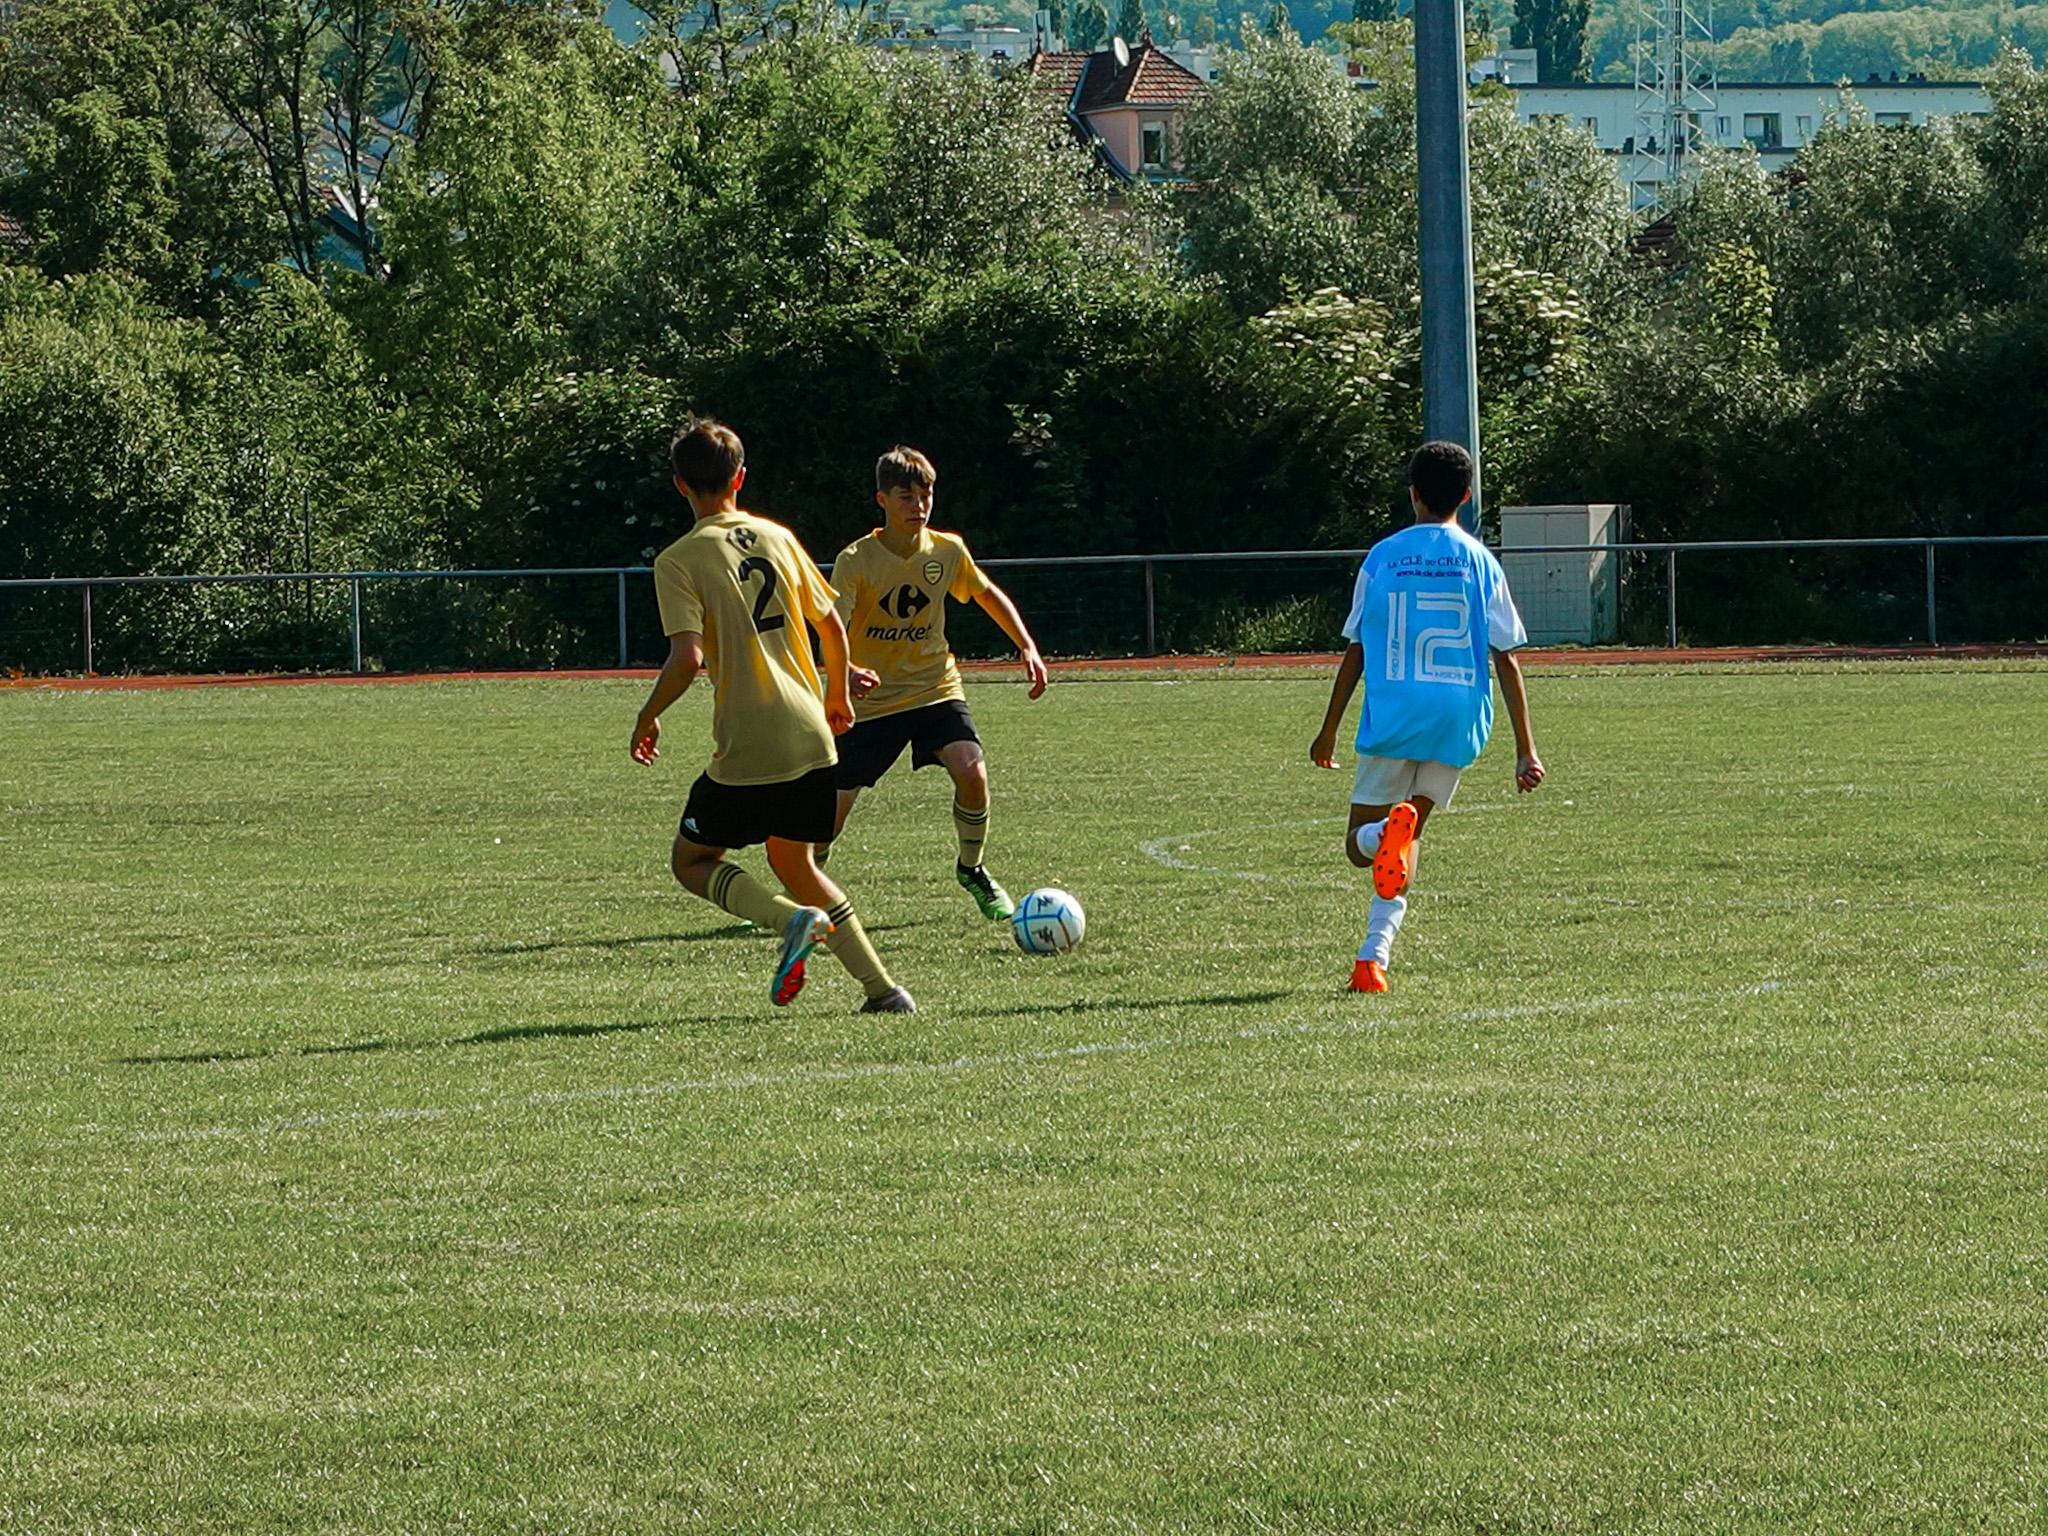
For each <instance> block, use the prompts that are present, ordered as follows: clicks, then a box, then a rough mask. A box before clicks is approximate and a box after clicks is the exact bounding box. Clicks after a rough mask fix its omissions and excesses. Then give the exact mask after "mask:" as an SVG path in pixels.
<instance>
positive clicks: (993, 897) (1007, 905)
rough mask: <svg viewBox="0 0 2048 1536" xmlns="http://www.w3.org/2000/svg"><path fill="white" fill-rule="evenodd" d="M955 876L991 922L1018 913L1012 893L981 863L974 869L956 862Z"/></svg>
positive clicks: (1005, 920) (962, 888)
mask: <svg viewBox="0 0 2048 1536" xmlns="http://www.w3.org/2000/svg"><path fill="white" fill-rule="evenodd" d="M953 878H954V879H955V880H958V881H959V882H960V889H961V890H963V891H965V892H966V893H967V894H968V895H970V896H972V897H973V898H974V904H975V905H976V906H977V907H979V908H981V915H982V916H983V917H985V918H987V919H988V920H989V921H990V922H992V923H1002V922H1007V921H1009V919H1010V918H1011V917H1013V916H1015V915H1016V911H1017V903H1015V902H1014V901H1012V900H1010V893H1009V892H1008V891H1006V890H1004V889H1003V888H1002V887H1001V886H1000V885H997V884H996V883H995V881H994V880H992V879H990V878H989V873H988V871H987V870H986V869H984V868H982V867H981V866H980V865H979V864H977V865H975V866H974V867H973V868H972V869H969V868H968V867H967V866H966V865H965V864H955V865H954V866H953Z"/></svg>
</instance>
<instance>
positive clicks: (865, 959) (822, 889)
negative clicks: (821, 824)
mask: <svg viewBox="0 0 2048 1536" xmlns="http://www.w3.org/2000/svg"><path fill="white" fill-rule="evenodd" d="M812 846H813V844H812V842H811V841H810V840H809V839H802V838H784V837H771V838H769V839H768V864H769V867H770V868H771V869H773V870H774V871H775V877H776V878H777V879H778V880H780V881H781V882H782V884H783V888H784V889H786V890H787V891H788V892H789V893H790V894H791V895H792V896H795V897H796V898H797V899H798V900H799V901H802V902H806V903H808V904H809V906H811V907H815V908H817V909H818V910H819V911H821V912H822V914H823V915H824V917H825V919H826V920H827V921H828V922H829V923H830V925H831V926H830V929H829V930H828V931H827V932H826V933H824V934H822V935H820V937H821V938H822V939H823V941H824V944H825V947H826V948H827V949H829V950H831V951H832V954H833V956H834V957H835V958H836V959H837V960H838V961H839V963H840V964H841V965H843V966H845V967H846V969H847V973H848V974H849V975H851V976H852V977H853V979H854V980H855V981H857V982H859V983H860V985H861V990H862V991H863V992H865V993H866V994H867V1002H866V1003H865V1004H864V1005H863V1006H862V1009H861V1011H862V1012H863V1013H915V1012H916V1011H917V1004H916V1003H915V1002H913V1001H912V1000H911V996H910V993H909V992H908V991H907V990H906V989H905V988H903V987H900V986H898V985H897V984H896V981H895V979H894V978H893V977H892V976H890V974H889V971H888V968H887V967H886V966H884V965H883V964H882V957H881V956H880V955H878V954H876V953H875V946H874V945H873V944H872V943H871V942H870V941H869V939H868V936H867V930H865V929H864V928H862V927H861V924H860V919H859V918H858V917H856V916H855V915H854V911H853V903H852V901H850V900H849V899H848V898H847V896H846V893H845V892H844V891H842V890H841V889H840V888H839V887H838V886H837V885H835V884H834V883H833V882H832V879H831V877H830V876H829V875H827V874H826V873H825V872H824V871H823V870H821V869H820V868H818V865H817V861H816V859H815V858H814V856H813V854H812ZM806 949H808V946H806ZM802 959H803V957H802V956H801V955H800V956H798V957H797V963H798V965H799V967H801V965H802ZM797 984H798V985H799V986H801V985H802V980H801V971H800V970H799V979H798V983H797Z"/></svg>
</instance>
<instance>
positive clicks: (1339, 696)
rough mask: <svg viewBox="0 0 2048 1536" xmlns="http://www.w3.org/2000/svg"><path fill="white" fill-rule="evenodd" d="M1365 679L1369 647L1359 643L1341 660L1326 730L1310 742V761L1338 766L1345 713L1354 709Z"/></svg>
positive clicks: (1347, 649)
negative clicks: (1340, 729)
mask: <svg viewBox="0 0 2048 1536" xmlns="http://www.w3.org/2000/svg"><path fill="white" fill-rule="evenodd" d="M1363 676H1365V647H1364V646H1363V645H1360V644H1359V643H1358V642H1357V641H1356V640H1354V641H1352V642H1351V643H1350V644H1349V645H1347V646H1346V647H1345V648H1344V654H1343V655H1342V656H1340V657H1339V658H1338V659H1337V675H1336V676H1335V677H1333V678H1331V679H1330V707H1329V708H1328V709H1326V710H1324V711H1323V728H1322V729H1321V730H1320V731H1317V732H1316V739H1315V740H1314V741H1312V742H1310V743H1309V747H1308V760H1309V761H1310V762H1312V763H1314V764H1315V765H1316V766H1317V767H1318V768H1334V767H1336V766H1337V763H1336V756H1337V728H1338V727H1339V726H1340V725H1342V724H1343V723H1344V711H1345V710H1347V709H1349V708H1350V707H1351V695H1352V694H1354V693H1356V692H1357V691H1358V680H1359V679H1360V678H1361V677H1363Z"/></svg>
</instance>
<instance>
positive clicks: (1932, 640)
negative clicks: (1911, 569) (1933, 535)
mask: <svg viewBox="0 0 2048 1536" xmlns="http://www.w3.org/2000/svg"><path fill="white" fill-rule="evenodd" d="M1924 547H1925V548H1926V550H1927V643H1928V644H1929V645H1939V644H1941V641H1940V640H1939V639H1937V638H1936V636H1935V633H1934V540H1932V539H1929V540H1928V541H1927V543H1926V545H1925V546H1924Z"/></svg>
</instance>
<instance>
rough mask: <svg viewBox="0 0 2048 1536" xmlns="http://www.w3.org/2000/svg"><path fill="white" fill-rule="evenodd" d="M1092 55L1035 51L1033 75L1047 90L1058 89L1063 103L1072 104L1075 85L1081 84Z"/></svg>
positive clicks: (1032, 61)
mask: <svg viewBox="0 0 2048 1536" xmlns="http://www.w3.org/2000/svg"><path fill="white" fill-rule="evenodd" d="M1092 57H1094V55H1092V54H1086V53H1034V54H1033V55H1031V75H1032V78H1033V79H1035V80H1037V81H1039V82H1040V83H1041V84H1042V85H1044V86H1045V87H1046V89H1047V90H1053V91H1058V92H1059V97H1060V102H1061V104H1062V105H1066V106H1071V105H1072V104H1073V100H1074V87H1075V86H1076V85H1078V84H1080V81H1081V76H1082V74H1083V73H1084V72H1085V71H1086V70H1087V68H1088V61H1089V59H1091V58H1092Z"/></svg>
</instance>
